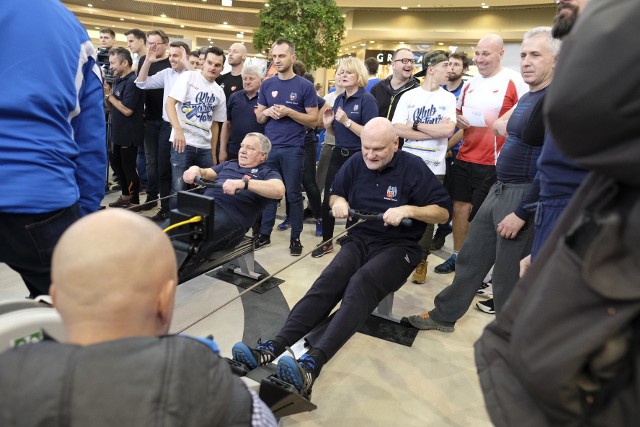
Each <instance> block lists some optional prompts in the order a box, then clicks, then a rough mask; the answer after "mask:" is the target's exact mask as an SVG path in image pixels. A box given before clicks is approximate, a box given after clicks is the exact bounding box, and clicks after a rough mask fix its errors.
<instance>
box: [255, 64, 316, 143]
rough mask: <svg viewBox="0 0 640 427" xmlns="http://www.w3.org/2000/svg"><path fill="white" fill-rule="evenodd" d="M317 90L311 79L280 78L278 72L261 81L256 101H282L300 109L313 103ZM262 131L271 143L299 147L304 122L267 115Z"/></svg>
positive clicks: (302, 140)
mask: <svg viewBox="0 0 640 427" xmlns="http://www.w3.org/2000/svg"><path fill="white" fill-rule="evenodd" d="M317 97H318V94H317V93H316V90H315V88H314V87H313V83H311V82H310V81H309V80H307V79H304V78H302V77H300V76H294V77H293V78H292V79H289V80H280V77H279V76H278V75H276V76H273V77H272V78H270V79H267V80H265V81H264V82H262V85H261V86H260V92H259V93H258V104H260V105H263V106H265V107H267V108H269V107H272V106H274V105H284V106H286V107H289V108H291V109H293V110H295V111H298V112H300V113H306V109H307V108H311V107H314V108H315V107H317V106H318V101H317ZM264 130H265V135H266V136H267V137H268V138H269V139H270V140H271V145H272V146H273V147H302V146H303V145H304V135H305V133H306V130H305V126H304V125H301V124H300V123H298V122H296V121H295V120H293V119H291V118H290V117H283V118H281V119H279V120H273V119H271V118H269V119H268V120H267V123H266V125H265V128H264Z"/></svg>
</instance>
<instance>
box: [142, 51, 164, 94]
mask: <svg viewBox="0 0 640 427" xmlns="http://www.w3.org/2000/svg"><path fill="white" fill-rule="evenodd" d="M162 59H163V58H159V57H158V46H156V45H153V46H151V47H149V50H148V52H147V55H146V57H145V59H144V64H142V67H140V69H139V70H138V78H137V79H136V84H138V83H144V82H146V80H147V77H148V76H149V68H150V67H151V64H153V63H155V62H158V61H162ZM138 87H140V85H138ZM140 89H144V88H142V87H140ZM149 89H150V88H149ZM156 89H157V88H156Z"/></svg>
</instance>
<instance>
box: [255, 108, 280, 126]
mask: <svg viewBox="0 0 640 427" xmlns="http://www.w3.org/2000/svg"><path fill="white" fill-rule="evenodd" d="M270 118H274V117H273V110H272V109H271V108H267V106H266V105H262V104H258V107H257V108H256V120H257V122H258V123H260V124H261V125H263V124H265V123H267V120H269V119H270ZM275 119H276V120H278V117H276V118H275Z"/></svg>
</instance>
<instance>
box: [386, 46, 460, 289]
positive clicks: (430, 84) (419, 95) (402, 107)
mask: <svg viewBox="0 0 640 427" xmlns="http://www.w3.org/2000/svg"><path fill="white" fill-rule="evenodd" d="M416 76H418V77H422V76H424V82H423V83H422V85H421V86H420V87H417V88H415V89H411V90H410V91H408V92H407V93H406V94H405V95H404V96H403V97H402V98H401V99H400V101H398V106H397V107H396V110H395V113H394V115H393V120H392V123H393V127H394V128H395V130H396V133H397V134H398V136H399V137H401V138H404V139H405V142H404V145H403V147H402V150H403V151H408V152H409V153H411V154H415V155H416V156H418V157H420V158H421V159H422V160H423V161H424V162H425V163H426V165H427V166H429V168H430V169H431V172H433V174H434V175H435V176H436V177H437V178H438V180H439V181H440V182H441V183H442V181H443V180H444V175H445V172H446V164H445V161H446V160H445V158H446V155H447V151H448V150H449V146H448V138H449V137H450V136H451V135H452V134H453V130H454V129H455V127H456V97H455V96H454V95H453V94H451V93H449V92H448V91H446V90H445V89H443V88H442V87H441V85H444V84H446V83H447V81H448V77H449V58H448V56H447V53H446V52H445V51H443V50H434V51H432V52H428V53H427V54H425V55H424V56H423V57H422V71H420V72H419V73H417V74H416ZM432 238H433V224H428V225H427V229H426V230H425V232H424V235H423V236H422V239H421V240H420V246H421V247H422V260H421V261H420V264H418V266H417V267H416V271H415V272H414V274H413V276H412V281H413V282H415V283H424V282H425V281H426V276H427V257H428V256H429V254H430V252H429V249H430V247H431V239H432Z"/></svg>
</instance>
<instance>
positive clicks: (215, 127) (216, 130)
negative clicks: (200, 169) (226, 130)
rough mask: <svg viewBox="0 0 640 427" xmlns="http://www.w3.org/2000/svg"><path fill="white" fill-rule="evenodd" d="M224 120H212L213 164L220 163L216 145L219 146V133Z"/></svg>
mask: <svg viewBox="0 0 640 427" xmlns="http://www.w3.org/2000/svg"><path fill="white" fill-rule="evenodd" d="M221 124H222V122H216V121H213V122H211V161H212V162H213V163H212V164H213V165H215V164H218V159H217V158H216V147H217V146H218V135H219V134H220V125H221Z"/></svg>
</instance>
